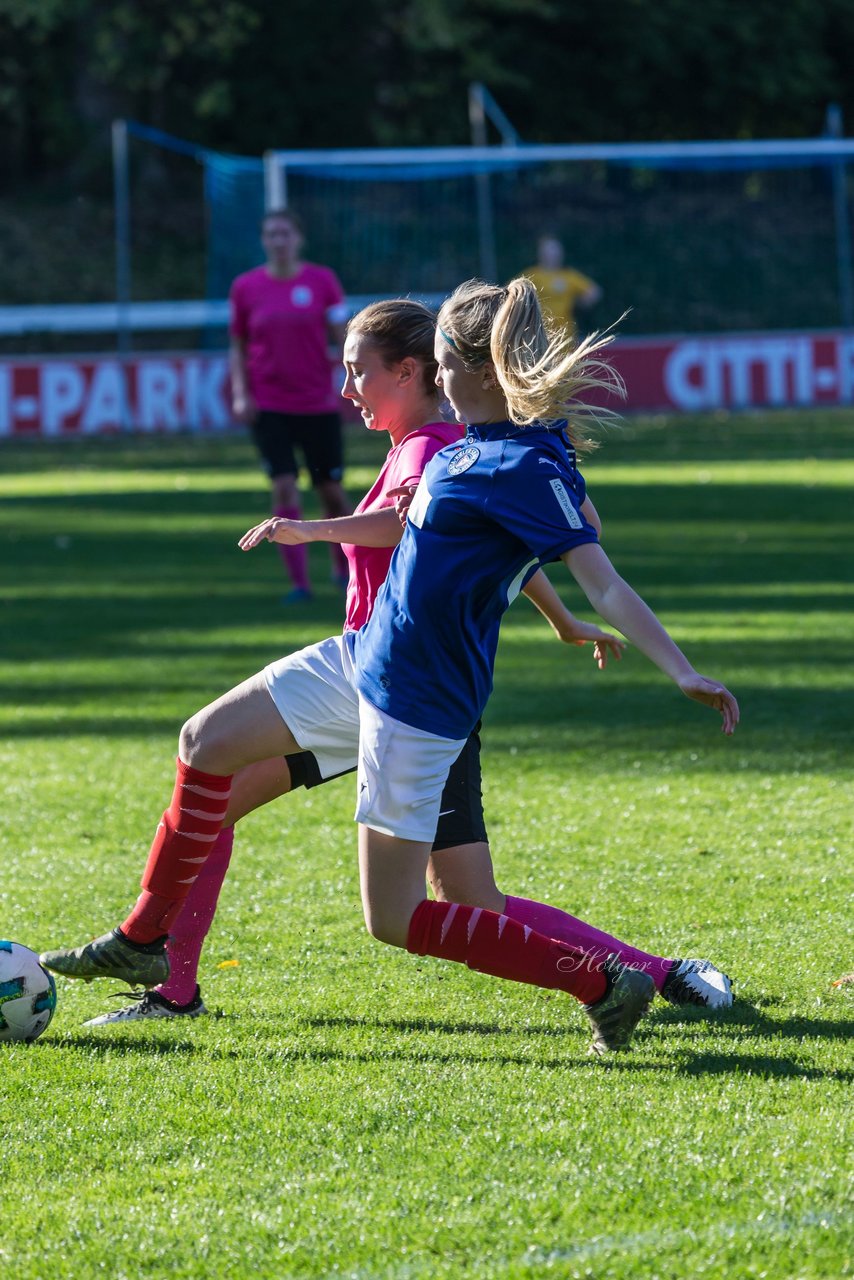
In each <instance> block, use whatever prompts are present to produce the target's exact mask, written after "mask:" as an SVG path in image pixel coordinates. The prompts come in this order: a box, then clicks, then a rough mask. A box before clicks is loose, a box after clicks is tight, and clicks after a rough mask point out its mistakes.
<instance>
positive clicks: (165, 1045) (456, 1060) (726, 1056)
mask: <svg viewBox="0 0 854 1280" xmlns="http://www.w3.org/2000/svg"><path fill="white" fill-rule="evenodd" d="M329 1021H330V1022H331V1023H332V1024H333V1025H336V1026H346V1025H347V1023H348V1022H352V1024H353V1026H354V1027H359V1028H361V1029H367V1028H372V1029H382V1028H383V1027H386V1026H390V1027H391V1028H392V1029H394V1030H397V1029H400V1026H401V1024H399V1023H398V1022H392V1023H390V1024H389V1023H383V1022H380V1021H376V1022H371V1021H369V1020H367V1019H361V1020H360V1019H345V1018H341V1019H331V1020H329ZM420 1022H421V1020H420V1019H416V1020H414V1022H413V1023H412V1028H413V1029H414V1030H419V1029H421V1028H420V1026H419V1023H420ZM310 1025H312V1026H315V1025H321V1026H323V1025H326V1020H324V1019H318V1020H312V1021H311V1023H310ZM403 1025H404V1026H405V1025H406V1024H405V1023H404V1024H403ZM427 1025H428V1028H432V1027H434V1026H435V1028H436V1029H439V1030H444V1029H445V1027H444V1024H442V1023H436V1024H430V1023H428V1024H427ZM459 1025H461V1026H463V1027H466V1028H468V1029H469V1030H475V1031H477V1032H478V1033H479V1034H481V1033H482V1034H484V1035H491V1034H493V1029H492V1028H491V1027H489V1026H480V1025H478V1024H474V1025H472V1026H471V1027H469V1024H466V1023H463V1024H459ZM448 1029H449V1033H450V1034H455V1031H456V1025H455V1024H453V1023H451V1024H448ZM496 1030H497V1031H498V1032H500V1033H504V1034H514V1035H518V1034H519V1033H518V1032H516V1031H512V1032H511V1031H508V1030H507V1028H497V1029H496ZM529 1030H530V1028H526V1033H527V1032H528V1031H529ZM544 1030H546V1029H541V1031H544ZM546 1034H555V1033H554V1032H552V1030H551V1029H548V1030H546ZM557 1034H558V1035H564V1034H565V1035H567V1036H571V1037H572V1039H573V1040H574V1041H577V1040H578V1038H579V1033H578V1030H577V1029H575V1028H567V1031H566V1032H558V1033H557ZM41 1043H42V1046H43V1048H44V1049H50V1050H56V1049H74V1050H79V1051H83V1052H84V1053H86V1054H87V1055H89V1056H90V1057H96V1058H102V1059H107V1058H122V1057H127V1056H137V1057H146V1058H161V1057H167V1058H168V1057H173V1056H174V1057H183V1058H199V1059H214V1060H216V1061H228V1062H232V1061H233V1062H246V1061H249V1060H253V1059H254V1060H256V1061H261V1062H273V1063H280V1064H281V1065H283V1066H284V1065H293V1064H297V1063H301V1062H310V1063H318V1064H320V1065H326V1064H333V1063H339V1062H340V1063H364V1064H371V1063H382V1062H406V1063H411V1064H414V1065H418V1064H420V1063H438V1064H439V1065H441V1066H460V1065H462V1066H486V1067H528V1068H530V1069H531V1070H532V1071H535V1072H539V1071H567V1070H577V1069H579V1068H585V1069H587V1070H588V1071H601V1070H603V1069H604V1070H610V1071H614V1070H616V1071H621V1072H628V1073H630V1074H633V1075H636V1074H644V1075H650V1074H652V1075H656V1074H666V1075H683V1076H705V1075H733V1076H736V1075H751V1076H757V1077H766V1078H767V1077H771V1078H775V1079H787V1080H788V1079H799V1080H816V1081H819V1080H832V1081H837V1082H840V1083H852V1082H854V1071H848V1070H825V1069H823V1068H820V1067H807V1066H804V1065H803V1064H802V1063H799V1062H796V1061H794V1060H793V1059H792V1058H788V1057H785V1056H780V1057H774V1056H772V1055H771V1054H735V1053H723V1052H704V1053H697V1054H691V1053H690V1050H689V1051H688V1053H687V1054H684V1053H680V1055H679V1057H678V1059H677V1060H676V1061H673V1060H672V1059H669V1060H667V1061H660V1062H651V1061H650V1060H649V1059H648V1058H644V1057H643V1056H642V1054H643V1049H644V1043H643V1039H639V1041H638V1044H637V1052H635V1053H627V1054H614V1055H613V1056H611V1057H608V1058H597V1057H595V1056H593V1055H591V1054H590V1053H589V1052H588V1049H587V1045H586V1042H585V1043H584V1047H582V1048H579V1049H578V1050H577V1051H576V1052H572V1051H571V1050H568V1051H567V1053H566V1055H565V1056H562V1057H551V1058H537V1057H528V1056H526V1055H524V1054H518V1053H504V1052H500V1051H499V1052H490V1053H483V1054H476V1053H468V1052H461V1053H453V1052H444V1051H436V1050H435V1049H424V1050H419V1049H418V1048H417V1047H416V1046H415V1045H413V1047H412V1048H411V1049H406V1048H391V1047H390V1048H387V1049H371V1050H363V1049H352V1050H344V1049H337V1048H333V1047H329V1048H325V1047H315V1046H305V1047H301V1046H299V1045H295V1046H292V1047H283V1048H272V1047H271V1048H264V1047H261V1046H259V1045H258V1043H257V1041H253V1042H252V1044H251V1045H247V1047H246V1049H245V1050H241V1049H235V1048H224V1047H222V1046H219V1045H216V1044H211V1043H210V1041H209V1040H205V1041H204V1042H203V1043H201V1044H196V1043H194V1042H193V1041H191V1040H164V1039H160V1038H157V1039H155V1038H154V1037H152V1036H151V1035H150V1033H149V1034H147V1035H137V1034H135V1033H134V1034H133V1035H132V1037H127V1038H126V1037H125V1036H124V1035H122V1036H121V1037H117V1038H116V1039H112V1040H110V1041H109V1042H107V1041H104V1040H103V1039H101V1038H100V1037H97V1036H94V1035H93V1036H91V1037H88V1036H84V1035H80V1034H73V1035H65V1036H63V1037H62V1038H61V1039H57V1040H44V1041H42V1042H41Z"/></svg>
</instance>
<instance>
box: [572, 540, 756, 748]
mask: <svg viewBox="0 0 854 1280" xmlns="http://www.w3.org/2000/svg"><path fill="white" fill-rule="evenodd" d="M561 558H562V560H563V561H564V563H565V564H566V566H567V568H568V569H569V571H570V573H571V574H572V575H573V577H574V578H575V580H576V582H577V583H578V585H579V586H580V587H581V589H582V591H583V592H584V594H585V595H586V596H587V599H588V600H589V601H590V603H591V604H592V605H593V608H594V609H595V610H596V612H597V613H598V614H600V615H601V616H602V617H603V618H604V619H605V621H606V622H610V623H611V625H612V626H614V627H617V628H618V629H619V630H620V631H622V633H623V635H624V636H626V637H627V639H629V640H630V641H631V642H632V644H633V645H635V646H636V647H637V648H638V649H640V651H641V653H643V654H645V655H646V656H647V657H648V658H649V660H650V662H654V663H655V665H656V666H657V667H659V668H660V670H662V671H663V672H664V674H665V675H668V676H670V678H671V680H673V681H674V682H675V683H676V684H677V685H678V686H679V688H680V689H681V690H682V692H683V693H684V694H685V696H686V697H688V698H693V699H694V700H695V701H696V702H702V703H704V704H705V705H706V706H709V707H713V708H714V709H715V710H716V711H718V712H719V713H720V717H721V721H722V728H723V731H724V733H727V734H729V733H732V732H733V730H734V729H735V726H736V725H737V724H738V719H739V711H738V703H737V701H736V700H735V698H734V697H733V695H732V694H731V693H730V691H729V690H728V689H727V688H726V686H725V685H722V684H720V683H719V682H718V681H717V680H710V679H708V678H707V677H706V676H701V675H700V674H699V672H697V671H695V670H694V668H693V667H692V666H691V663H690V662H689V661H688V659H687V658H686V657H685V654H684V653H683V652H682V650H681V649H680V648H679V646H678V645H677V644H675V643H674V641H673V640H672V639H671V638H670V636H669V635H668V634H667V632H666V631H665V629H664V627H663V626H662V625H661V623H660V622H659V621H658V618H656V616H655V614H654V613H653V612H652V610H651V609H650V607H649V605H647V604H646V603H645V602H644V601H643V600H642V599H641V598H640V596H639V595H638V594H637V592H636V591H634V590H632V588H631V587H630V586H629V584H628V583H627V582H625V581H624V580H623V579H622V578H621V577H620V575H619V574H618V573H617V571H616V569H615V568H614V566H613V565H612V564H611V561H610V560H609V559H608V557H607V556H606V555H605V552H604V551H603V550H602V548H601V547H600V546H599V545H598V544H597V543H585V544H584V545H583V546H580V547H575V548H574V550H572V551H567V552H566V553H565V555H563V556H562V557H561Z"/></svg>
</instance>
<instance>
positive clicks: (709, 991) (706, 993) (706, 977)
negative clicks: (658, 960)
mask: <svg viewBox="0 0 854 1280" xmlns="http://www.w3.org/2000/svg"><path fill="white" fill-rule="evenodd" d="M661 994H662V996H663V998H664V999H665V1000H669V1001H670V1003H671V1004H676V1005H684V1004H696V1005H700V1006H702V1007H703V1008H705V1009H729V1008H731V1006H732V983H731V982H730V980H729V978H728V977H727V976H726V974H725V973H721V971H720V969H718V968H716V966H715V965H713V964H712V962H711V960H674V961H673V968H672V969H671V970H670V973H669V974H668V975H667V977H666V978H665V979H664V986H663V987H662V988H661Z"/></svg>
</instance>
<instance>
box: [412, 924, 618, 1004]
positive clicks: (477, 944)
mask: <svg viewBox="0 0 854 1280" xmlns="http://www.w3.org/2000/svg"><path fill="white" fill-rule="evenodd" d="M406 949H407V951H412V952H414V953H415V954H416V955H420V956H436V957H438V958H439V959H440V960H456V961H457V962H458V963H459V964H466V965H468V967H469V968H470V969H477V970H478V971H479V972H480V973H490V974H492V975H493V977H496V978H508V979H509V980H510V981H511V982H528V983H530V984H531V985H532V986H535V987H549V988H553V989H557V990H559V991H566V992H568V993H569V995H572V996H575V998H576V999H577V1000H581V1001H582V1002H583V1003H584V1004H593V1003H595V1001H596V1000H599V999H600V998H601V997H602V996H603V995H604V994H605V991H606V989H607V980H606V978H605V975H604V974H603V973H602V959H601V958H600V957H596V958H595V960H594V959H591V957H590V956H588V954H587V952H585V951H581V950H580V949H579V948H578V947H572V946H570V945H569V944H568V943H566V942H558V941H556V940H555V939H554V938H548V937H546V935H545V934H543V933H536V932H535V931H534V930H533V929H530V928H528V926H527V925H523V924H519V923H518V922H517V921H516V920H511V919H510V917H509V916H503V915H502V916H500V915H498V914H497V913H496V912H495V911H484V910H483V909H482V908H481V907H463V906H460V904H459V903H456V902H430V901H429V900H428V899H425V900H424V902H422V903H420V904H419V905H418V906H417V907H416V909H415V911H414V912H413V915H412V919H411V920H410V922H409V934H408V936H407V939H406Z"/></svg>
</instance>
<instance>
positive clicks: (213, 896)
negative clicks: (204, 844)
mask: <svg viewBox="0 0 854 1280" xmlns="http://www.w3.org/2000/svg"><path fill="white" fill-rule="evenodd" d="M233 844H234V827H223V829H222V831H220V833H219V835H218V836H217V839H216V843H215V844H214V845H213V847H212V849H211V851H210V853H209V854H208V860H207V862H206V863H205V865H204V866H203V867H202V870H201V871H200V872H199V877H198V879H197V880H196V882H195V883H194V884H193V885H192V886H191V887H190V892H189V893H188V894H187V897H186V899H185V901H184V905H183V907H182V908H181V914H180V915H179V916H178V918H177V920H176V921H175V923H174V924H173V925H172V929H171V932H170V935H169V942H168V943H167V946H166V950H167V952H168V953H169V964H170V966H171V973H170V974H169V978H168V981H166V982H164V983H163V985H162V986H161V987H158V988H157V990H158V992H159V994H160V995H162V996H165V997H166V999H167V1000H174V1002H175V1003H176V1004H188V1003H189V1001H190V1000H192V999H193V996H194V995H195V994H196V982H197V977H196V975H197V973H198V968H199V956H200V955H201V951H202V947H203V946H204V942H205V938H206V937H207V935H208V930H209V929H210V927H211V924H212V922H213V918H214V915H215V914H216V904H217V900H218V898H219V893H220V889H221V888H222V882H223V880H224V879H225V873H226V871H227V870H228V864H229V862H230V860H231V849H232V846H233Z"/></svg>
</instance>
